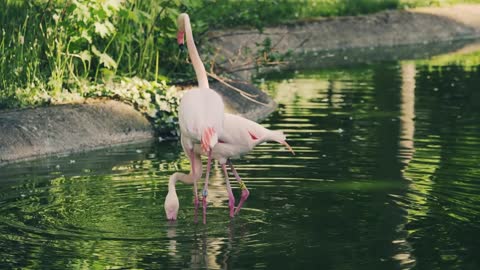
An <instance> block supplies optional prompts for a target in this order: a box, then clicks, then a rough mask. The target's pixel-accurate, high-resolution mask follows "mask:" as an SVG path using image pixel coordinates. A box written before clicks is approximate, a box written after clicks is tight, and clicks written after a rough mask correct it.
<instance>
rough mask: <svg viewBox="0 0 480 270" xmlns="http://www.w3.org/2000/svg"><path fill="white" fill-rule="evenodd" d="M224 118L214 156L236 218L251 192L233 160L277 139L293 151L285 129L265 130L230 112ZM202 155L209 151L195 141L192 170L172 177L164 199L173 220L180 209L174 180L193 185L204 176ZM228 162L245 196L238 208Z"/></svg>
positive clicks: (168, 214) (191, 160)
mask: <svg viewBox="0 0 480 270" xmlns="http://www.w3.org/2000/svg"><path fill="white" fill-rule="evenodd" d="M224 121H225V122H224V129H223V133H222V135H220V137H219V143H217V144H216V145H215V146H214V147H213V149H212V158H214V159H216V160H218V162H219V163H220V164H221V165H222V170H223V172H224V174H225V182H226V185H227V192H228V198H229V204H228V205H229V208H230V216H231V217H233V216H234V215H235V214H238V212H239V211H240V209H241V208H242V206H243V203H244V202H245V200H246V199H247V198H248V196H249V194H250V192H249V191H248V189H247V187H246V185H245V183H244V182H243V181H242V179H241V178H240V176H239V175H238V173H237V171H236V170H235V168H234V167H233V164H232V162H231V160H230V159H231V158H236V157H240V156H241V155H244V154H246V153H248V152H250V151H251V150H252V149H253V148H254V147H255V146H257V145H259V144H261V143H263V142H267V141H274V142H278V143H280V144H283V145H285V146H286V147H287V148H288V149H289V150H290V151H291V152H292V153H294V152H293V150H292V148H291V147H290V145H288V143H287V142H286V140H285V139H286V138H285V135H284V134H283V132H282V131H273V130H269V129H266V128H265V127H263V126H262V125H260V124H258V123H256V122H253V121H251V120H248V119H245V118H243V117H241V116H238V115H233V114H229V113H225V120H224ZM200 155H207V152H206V151H204V150H203V149H202V147H201V145H200V144H195V145H194V158H193V159H192V158H190V157H189V159H190V162H191V164H192V168H191V170H190V173H189V174H188V175H187V174H183V173H174V174H173V175H172V176H171V177H170V179H169V191H168V195H167V198H166V199H165V211H166V213H167V217H168V218H169V219H171V218H170V217H172V216H174V217H176V216H177V211H178V208H179V202H178V198H177V195H176V191H175V183H176V182H177V180H180V181H182V182H184V183H186V184H192V183H195V180H196V179H199V178H200V177H201V176H202V164H201V162H199V160H200ZM227 163H228V164H229V166H230V168H231V170H232V172H233V174H234V176H235V179H236V180H237V181H238V183H239V184H240V188H241V189H242V196H241V198H240V202H239V203H238V206H237V209H234V207H235V197H234V196H233V192H232V188H231V186H230V181H229V178H228V172H227V168H226V164H227ZM195 192H196V189H195V188H194V193H195Z"/></svg>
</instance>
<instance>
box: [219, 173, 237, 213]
mask: <svg viewBox="0 0 480 270" xmlns="http://www.w3.org/2000/svg"><path fill="white" fill-rule="evenodd" d="M222 169H223V173H224V174H225V183H226V184H227V193H228V207H230V217H232V218H233V216H234V210H235V196H233V192H232V187H231V186H230V179H228V171H227V165H225V164H222Z"/></svg>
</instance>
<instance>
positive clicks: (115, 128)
mask: <svg viewBox="0 0 480 270" xmlns="http://www.w3.org/2000/svg"><path fill="white" fill-rule="evenodd" d="M0 131H1V136H0V165H1V164H2V163H8V162H11V161H15V160H25V159H30V158H33V157H41V156H45V155H51V154H61V153H67V152H73V151H84V150H89V149H94V148H99V147H105V146H110V145H113V144H121V143H128V142H133V141H139V140H146V139H151V138H152V137H153V129H152V126H151V125H150V122H149V121H148V120H147V119H146V118H145V117H144V116H143V115H142V114H141V113H140V112H138V111H136V110H135V109H134V108H133V107H132V106H129V105H127V104H124V103H122V102H118V101H113V100H109V101H89V102H88V103H85V104H71V105H57V106H50V107H40V108H34V109H24V110H12V111H6V112H1V113H0Z"/></svg>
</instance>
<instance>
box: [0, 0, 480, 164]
mask: <svg viewBox="0 0 480 270" xmlns="http://www.w3.org/2000/svg"><path fill="white" fill-rule="evenodd" d="M478 37H480V5H457V6H454V7H452V8H424V9H415V10H408V11H384V12H380V13H377V14H372V15H365V16H356V17H338V18H329V19H318V20H312V21H306V22H300V23H292V24H288V25H282V26H278V27H270V28H266V29H265V30H264V31H263V32H262V33H260V32H259V31H257V30H231V31H212V32H210V33H209V39H210V43H209V45H208V46H211V47H213V48H214V51H215V55H216V58H215V61H216V63H217V65H216V66H217V68H218V72H219V73H224V74H228V75H233V76H234V77H236V78H240V79H242V80H244V81H246V82H247V83H245V82H230V84H232V85H234V86H235V87H237V88H239V89H241V90H243V91H246V92H248V93H251V94H253V95H254V96H255V97H256V101H252V100H249V99H247V98H245V97H243V96H242V95H240V94H239V93H238V92H236V91H232V90H231V89H229V88H228V87H226V86H225V85H224V84H222V83H219V82H212V84H211V87H212V88H213V89H215V90H217V92H219V93H220V95H222V96H223V98H224V100H225V103H226V104H227V109H228V110H229V111H233V112H236V113H239V114H242V115H244V116H246V117H248V118H250V119H254V120H257V121H258V120H261V119H263V118H265V117H266V116H268V115H269V114H270V113H271V112H272V111H274V109H275V107H276V104H275V102H274V101H273V100H272V99H271V98H270V97H268V95H266V94H264V93H262V92H259V90H258V89H256V88H255V87H254V86H252V85H251V84H249V83H248V81H249V80H250V79H251V77H252V74H253V71H254V70H255V59H254V56H255V54H257V53H258V51H259V50H260V49H261V47H259V46H257V45H256V43H261V41H263V40H265V38H269V39H271V41H272V45H273V50H275V52H278V53H286V52H287V51H292V52H293V53H295V54H296V55H297V56H298V58H297V59H298V61H296V62H295V61H293V62H291V63H290V64H289V66H288V67H290V68H315V67H328V66H331V65H335V64H338V63H340V64H342V63H343V62H342V61H344V62H345V63H346V64H349V63H359V62H368V61H377V60H382V59H383V60H384V59H392V60H395V59H409V58H410V59H413V58H415V57H425V56H427V57H428V56H432V55H435V54H442V53H446V52H449V51H453V50H458V49H459V48H461V47H462V46H465V44H468V42H469V40H470V39H472V38H478ZM439 43H441V44H440V45H439ZM430 45H431V46H432V47H430ZM398 46H401V47H404V48H407V49H405V50H398V49H397V48H398ZM205 51H206V50H205ZM247 51H248V53H247ZM210 57H211V56H204V57H203V58H204V59H207V58H210ZM305 59H306V60H307V61H305ZM153 137H154V132H153V129H152V127H151V125H150V123H149V122H148V120H147V119H146V118H145V117H144V116H143V115H142V114H140V113H139V112H137V111H135V109H134V108H133V107H131V106H129V105H127V104H123V103H121V102H118V101H96V102H89V103H85V104H72V105H58V106H50V107H42V108H35V109H25V110H14V111H0V166H1V165H3V164H7V163H10V162H14V161H18V160H26V159H32V158H37V157H42V156H46V155H53V154H63V153H69V152H78V151H85V150H90V149H97V148H102V147H108V146H112V145H116V144H122V143H128V142H135V141H140V140H148V139H153Z"/></svg>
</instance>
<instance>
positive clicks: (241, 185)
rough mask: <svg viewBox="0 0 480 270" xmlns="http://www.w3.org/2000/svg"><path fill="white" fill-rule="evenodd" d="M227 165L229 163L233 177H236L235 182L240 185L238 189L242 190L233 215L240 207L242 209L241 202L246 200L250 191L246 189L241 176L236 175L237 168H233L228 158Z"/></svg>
mask: <svg viewBox="0 0 480 270" xmlns="http://www.w3.org/2000/svg"><path fill="white" fill-rule="evenodd" d="M228 165H230V168H231V169H232V172H233V175H235V179H237V182H238V184H239V185H240V189H241V190H242V197H241V198H240V202H239V203H238V206H237V209H236V210H235V215H236V214H238V212H240V209H242V206H243V203H244V202H245V201H246V200H247V198H248V195H250V191H248V188H247V186H246V185H245V183H244V182H243V181H242V178H240V176H239V175H238V173H237V170H235V168H234V167H233V164H232V162H231V161H230V160H228Z"/></svg>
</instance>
